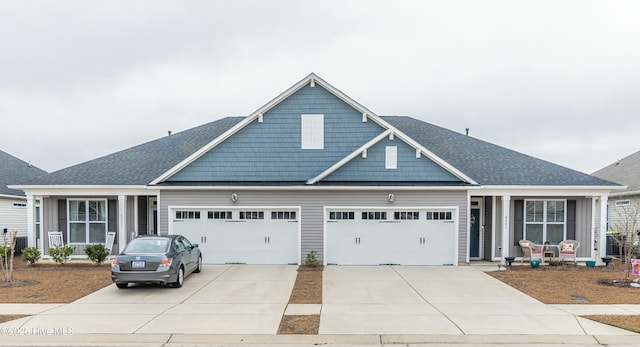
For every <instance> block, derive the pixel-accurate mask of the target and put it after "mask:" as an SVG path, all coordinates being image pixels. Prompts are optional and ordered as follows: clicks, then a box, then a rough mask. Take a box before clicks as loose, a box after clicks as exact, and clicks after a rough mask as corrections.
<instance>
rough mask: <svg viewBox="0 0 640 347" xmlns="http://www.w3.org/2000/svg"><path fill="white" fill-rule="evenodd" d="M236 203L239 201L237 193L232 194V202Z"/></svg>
mask: <svg viewBox="0 0 640 347" xmlns="http://www.w3.org/2000/svg"><path fill="white" fill-rule="evenodd" d="M236 201H238V194H236V193H233V194H231V202H236Z"/></svg>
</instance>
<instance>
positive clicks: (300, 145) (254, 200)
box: [15, 74, 620, 265]
mask: <svg viewBox="0 0 640 347" xmlns="http://www.w3.org/2000/svg"><path fill="white" fill-rule="evenodd" d="M15 188H18V189H22V190H24V191H25V192H26V194H27V196H28V197H32V198H33V197H37V198H40V199H42V201H43V209H42V211H41V213H42V216H41V220H42V221H43V230H45V231H50V230H61V231H63V232H64V235H65V236H64V237H65V240H66V242H67V243H70V244H72V245H75V246H77V247H76V254H77V255H78V256H80V255H82V254H84V253H83V246H84V245H87V244H91V243H97V242H104V240H105V237H106V236H105V234H106V233H107V231H111V230H112V231H116V232H117V233H118V236H117V244H118V247H114V248H116V249H123V247H124V246H125V244H126V242H127V241H128V240H129V238H130V237H133V236H135V235H140V234H154V233H160V234H173V233H180V234H184V235H186V236H187V237H189V238H190V239H191V240H192V241H193V242H194V243H198V244H199V245H200V247H201V248H202V252H203V257H204V262H205V263H212V264H218V263H251V264H289V263H294V264H298V263H300V262H301V261H303V260H304V258H305V256H306V255H307V254H308V253H309V252H310V251H312V250H315V251H317V252H318V253H317V256H318V258H319V259H322V260H323V262H324V263H325V264H420V265H443V264H453V265H458V264H460V263H467V262H469V261H471V260H480V259H487V260H502V259H503V257H504V256H508V255H512V256H519V255H521V254H522V253H521V249H520V247H519V245H518V241H519V240H520V239H522V238H527V239H530V240H532V241H534V242H539V243H542V242H544V241H549V242H551V243H556V244H557V243H558V242H559V241H560V240H563V239H576V240H578V241H580V243H581V244H582V247H580V249H579V255H578V256H579V259H587V258H594V257H596V255H597V254H598V251H597V248H598V247H597V246H598V244H601V242H603V241H604V240H605V237H606V235H605V233H604V232H603V231H604V226H603V225H602V223H600V221H601V220H604V218H603V216H605V213H606V201H607V196H608V194H609V192H610V191H612V190H613V189H617V188H620V187H619V186H618V185H617V184H614V183H611V182H608V181H605V180H602V179H600V178H596V177H593V176H590V175H587V174H584V173H580V172H577V171H574V170H571V169H567V168H564V167H561V166H558V165H555V164H552V163H549V162H546V161H543V160H540V159H536V158H533V157H530V156H527V155H524V154H521V153H518V152H515V151H512V150H509V149H506V148H502V147H499V146H496V145H493V144H490V143H487V142H484V141H481V140H478V139H475V138H472V137H470V136H465V135H462V134H459V133H456V132H453V131H450V130H447V129H444V128H440V127H438V126H435V125H432V124H429V123H425V122H423V121H420V120H417V119H414V118H410V117H381V116H378V115H376V114H375V113H373V112H372V111H371V110H369V109H367V108H366V107H364V106H362V105H360V104H359V103H357V102H356V101H354V100H353V99H351V98H349V97H348V96H347V95H345V94H343V93H342V92H340V91H339V90H337V89H336V88H334V87H333V86H332V85H330V84H329V83H327V82H325V81H324V80H322V79H321V78H319V77H318V76H316V75H315V74H310V75H309V76H307V77H305V78H304V79H303V80H301V81H300V82H298V83H296V84H295V85H294V86H292V87H291V88H289V89H288V90H286V91H285V92H283V93H282V94H280V95H279V96H278V97H276V98H275V99H273V100H272V101H270V102H268V103H267V104H266V105H264V106H262V107H260V108H259V109H258V110H257V111H255V112H254V113H252V114H251V115H249V116H247V117H229V118H224V119H221V120H218V121H214V122H211V123H208V124H205V125H202V126H199V127H196V128H193V129H190V130H186V131H183V132H180V133H176V134H173V135H169V136H166V137H163V138H160V139H157V140H155V141H151V142H148V143H144V144H142V145H139V146H136V147H132V148H129V149H125V150H123V151H120V152H117V153H114V154H111V155H107V156H105V157H102V158H98V159H95V160H92V161H89V162H86V163H83V164H79V165H76V166H73V167H70V168H67V169H63V170H60V171H57V172H54V173H51V174H49V175H47V176H45V177H42V178H41V179H39V180H37V181H35V182H32V183H31V184H28V185H20V186H16V187H15ZM28 201H33V199H31V200H28ZM29 237H30V238H29V241H30V243H31V244H35V243H36V239H37V234H36V233H35V231H31V232H30V233H29ZM43 241H44V242H43V251H44V253H45V254H46V251H47V240H46V238H44V239H43ZM503 250H504V252H503ZM596 259H598V258H596Z"/></svg>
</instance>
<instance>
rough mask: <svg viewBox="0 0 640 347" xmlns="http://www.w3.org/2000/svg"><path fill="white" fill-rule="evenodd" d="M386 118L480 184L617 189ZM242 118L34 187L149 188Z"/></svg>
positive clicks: (448, 132) (67, 171) (490, 147)
mask: <svg viewBox="0 0 640 347" xmlns="http://www.w3.org/2000/svg"><path fill="white" fill-rule="evenodd" d="M382 118H383V119H384V120H385V121H387V122H388V123H390V124H391V125H393V126H394V127H396V128H398V129H399V130H400V131H402V132H404V133H405V134H407V135H408V136H410V137H411V138H412V139H414V140H415V141H417V142H418V143H420V144H421V145H423V146H424V147H425V148H427V149H428V150H430V151H432V152H433V153H434V154H436V155H438V156H439V157H441V158H442V159H444V160H445V161H447V162H448V163H449V164H451V165H453V166H454V167H455V168H457V169H458V170H460V171H462V172H463V173H464V174H466V175H467V176H469V177H471V178H472V179H474V180H475V181H476V182H478V183H479V184H481V185H526V186H532V185H542V186H563V185H568V186H608V185H612V186H613V185H615V184H613V183H611V182H608V181H605V180H603V179H600V178H597V177H594V176H590V175H587V174H585V173H582V172H578V171H575V170H571V169H568V168H565V167H562V166H559V165H556V164H553V163H550V162H547V161H544V160H540V159H537V158H534V157H531V156H528V155H525V154H522V153H519V152H516V151H512V150H509V149H506V148H504V147H500V146H497V145H494V144H491V143H488V142H484V141H481V140H478V139H476V138H473V137H470V136H466V135H463V134H460V133H457V132H454V131H451V130H447V129H444V128H441V127H438V126H435V125H433V124H429V123H426V122H423V121H420V120H417V119H414V118H410V117H395V116H394V117H382ZM242 119H244V117H228V118H223V119H221V120H218V121H214V122H211V123H208V124H205V125H202V126H199V127H196V128H192V129H189V130H185V131H183V132H180V133H176V134H173V135H170V136H166V137H163V138H160V139H157V140H154V141H151V142H147V143H144V144H141V145H139V146H135V147H132V148H129V149H125V150H123V151H120V152H117V153H113V154H110V155H107V156H104V157H101V158H98V159H95V160H91V161H88V162H86V163H82V164H78V165H75V166H72V167H69V168H66V169H63V170H60V171H56V172H53V173H51V174H49V175H47V176H44V177H42V178H40V179H38V180H37V181H35V182H33V183H32V184H37V185H147V184H149V183H150V182H152V181H153V180H155V179H156V178H158V177H159V176H160V175H162V174H163V173H164V172H166V171H167V170H169V169H171V168H172V167H174V166H175V165H177V164H178V163H179V162H181V161H182V160H184V159H185V158H187V157H188V156H190V155H191V154H193V153H194V152H196V151H197V150H199V149H200V148H202V147H203V146H205V145H206V144H207V143H209V142H210V141H212V140H214V139H215V138H216V137H218V136H219V135H221V134H222V133H223V132H224V131H226V130H228V129H229V128H231V127H233V126H234V125H235V124H237V123H238V122H239V121H241V120H242Z"/></svg>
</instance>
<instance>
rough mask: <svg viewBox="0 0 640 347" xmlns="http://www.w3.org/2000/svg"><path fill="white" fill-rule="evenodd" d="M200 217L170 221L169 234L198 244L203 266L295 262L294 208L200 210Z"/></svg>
mask: <svg viewBox="0 0 640 347" xmlns="http://www.w3.org/2000/svg"><path fill="white" fill-rule="evenodd" d="M214 210H215V211H214ZM180 216H182V215H180ZM200 216H205V218H201V219H199V220H188V221H186V220H179V219H178V220H174V221H173V231H172V232H173V233H175V234H183V235H185V236H187V237H188V238H189V239H190V240H191V239H192V240H193V242H195V243H198V244H199V245H200V248H201V250H202V254H203V262H204V263H206V264H225V263H246V264H297V263H298V259H299V253H300V252H299V232H300V231H299V223H298V221H297V217H298V216H299V212H298V210H297V209H287V210H285V211H284V212H283V210H282V209H279V208H271V209H269V208H261V209H247V208H242V209H239V208H222V209H221V208H215V209H214V208H211V209H207V208H201V209H200Z"/></svg>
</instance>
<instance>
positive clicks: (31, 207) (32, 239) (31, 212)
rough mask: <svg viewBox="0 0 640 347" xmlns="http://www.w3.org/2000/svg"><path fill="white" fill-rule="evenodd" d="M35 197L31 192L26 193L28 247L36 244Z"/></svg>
mask: <svg viewBox="0 0 640 347" xmlns="http://www.w3.org/2000/svg"><path fill="white" fill-rule="evenodd" d="M34 201H35V199H34V198H33V195H32V194H27V244H28V246H29V247H34V246H35V245H36V220H35V218H34V216H35V212H36V205H35V203H34Z"/></svg>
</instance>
